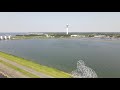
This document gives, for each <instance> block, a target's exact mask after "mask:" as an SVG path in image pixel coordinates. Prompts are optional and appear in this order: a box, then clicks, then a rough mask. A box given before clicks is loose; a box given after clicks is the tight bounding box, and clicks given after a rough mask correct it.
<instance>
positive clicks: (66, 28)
mask: <svg viewBox="0 0 120 90" xmlns="http://www.w3.org/2000/svg"><path fill="white" fill-rule="evenodd" d="M68 26H69V25H68V24H67V25H66V31H67V32H66V34H67V35H68Z"/></svg>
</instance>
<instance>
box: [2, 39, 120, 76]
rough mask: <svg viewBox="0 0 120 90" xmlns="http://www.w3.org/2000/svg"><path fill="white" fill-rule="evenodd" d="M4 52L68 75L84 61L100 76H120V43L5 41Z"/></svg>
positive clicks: (44, 40) (90, 40)
mask: <svg viewBox="0 0 120 90" xmlns="http://www.w3.org/2000/svg"><path fill="white" fill-rule="evenodd" d="M0 50H1V51H4V52H6V53H10V54H13V55H16V56H20V57H23V58H25V59H28V60H31V61H34V62H37V63H40V64H43V65H47V66H50V67H54V68H57V69H60V70H63V71H65V72H68V73H70V72H71V71H73V70H74V69H76V63H77V61H78V60H79V59H83V60H84V62H85V63H86V65H87V66H88V67H90V68H92V69H93V70H94V71H95V72H96V73H97V75H98V77H120V40H114V41H105V40H92V39H86V40H84V39H34V40H32V39H31V40H5V41H0Z"/></svg>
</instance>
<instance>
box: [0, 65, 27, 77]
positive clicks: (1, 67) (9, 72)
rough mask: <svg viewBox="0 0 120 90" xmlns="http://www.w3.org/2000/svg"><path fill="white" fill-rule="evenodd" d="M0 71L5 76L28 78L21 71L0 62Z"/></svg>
mask: <svg viewBox="0 0 120 90" xmlns="http://www.w3.org/2000/svg"><path fill="white" fill-rule="evenodd" d="M0 71H1V72H2V74H4V75H5V76H6V75H7V76H9V78H29V77H27V76H25V75H23V74H22V73H20V72H18V71H16V70H14V69H12V68H10V67H8V66H6V65H4V64H2V63H0Z"/></svg>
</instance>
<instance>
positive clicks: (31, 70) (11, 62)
mask: <svg viewBox="0 0 120 90" xmlns="http://www.w3.org/2000/svg"><path fill="white" fill-rule="evenodd" d="M0 60H2V61H4V62H7V63H9V64H11V65H14V66H16V67H18V68H20V69H23V70H25V71H27V72H29V73H32V74H34V75H36V76H39V77H40V78H53V77H52V76H49V75H45V74H43V73H40V72H37V71H35V70H33V69H31V68H29V67H26V66H22V65H20V64H18V63H16V62H13V61H10V60H8V59H5V58H3V57H0ZM0 69H1V71H3V70H4V72H6V73H7V72H9V73H12V74H13V73H14V74H16V73H18V72H16V73H15V72H14V70H6V68H5V65H4V67H3V65H2V66H1V63H0ZM7 69H8V68H7ZM15 71H16V70H15ZM7 74H8V73H7ZM14 74H13V75H12V77H16V76H17V75H15V76H14ZM18 77H19V76H18ZM23 77H24V76H23Z"/></svg>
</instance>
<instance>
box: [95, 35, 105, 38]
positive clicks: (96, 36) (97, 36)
mask: <svg viewBox="0 0 120 90" xmlns="http://www.w3.org/2000/svg"><path fill="white" fill-rule="evenodd" d="M94 37H95V38H103V37H106V36H105V35H95V36H94Z"/></svg>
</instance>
